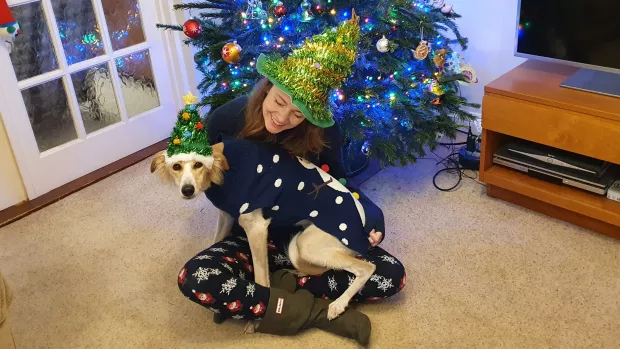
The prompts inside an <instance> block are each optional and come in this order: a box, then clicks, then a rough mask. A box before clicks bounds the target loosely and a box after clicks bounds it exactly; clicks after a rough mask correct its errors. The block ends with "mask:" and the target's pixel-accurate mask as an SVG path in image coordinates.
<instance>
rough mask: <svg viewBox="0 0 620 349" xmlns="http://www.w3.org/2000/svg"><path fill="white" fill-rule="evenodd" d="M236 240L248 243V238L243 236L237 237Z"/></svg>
mask: <svg viewBox="0 0 620 349" xmlns="http://www.w3.org/2000/svg"><path fill="white" fill-rule="evenodd" d="M237 238H238V239H239V240H241V241H245V242H248V238H246V237H245V236H237Z"/></svg>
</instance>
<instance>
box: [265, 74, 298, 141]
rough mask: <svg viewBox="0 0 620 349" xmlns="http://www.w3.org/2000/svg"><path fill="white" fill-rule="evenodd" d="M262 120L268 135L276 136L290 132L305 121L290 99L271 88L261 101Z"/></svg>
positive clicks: (274, 87) (280, 91) (277, 89)
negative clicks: (286, 131) (283, 132)
mask: <svg viewBox="0 0 620 349" xmlns="http://www.w3.org/2000/svg"><path fill="white" fill-rule="evenodd" d="M263 118H264V119H265V128H266V129H267V131H269V133H272V134H276V133H280V132H282V131H285V130H290V129H292V128H294V127H296V126H297V125H299V124H301V123H302V122H304V121H305V120H306V118H305V117H304V115H303V114H302V113H301V111H300V110H299V108H297V107H296V106H294V105H293V101H292V100H291V97H290V96H288V95H287V94H286V93H284V92H282V90H280V89H279V88H277V87H276V86H273V87H272V88H271V90H269V93H268V94H267V97H265V100H264V101H263Z"/></svg>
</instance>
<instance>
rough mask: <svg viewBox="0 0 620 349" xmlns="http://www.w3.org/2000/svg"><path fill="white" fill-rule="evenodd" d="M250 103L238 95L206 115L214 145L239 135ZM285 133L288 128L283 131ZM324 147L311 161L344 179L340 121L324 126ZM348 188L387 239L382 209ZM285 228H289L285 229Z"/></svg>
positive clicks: (273, 229)
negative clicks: (221, 138) (327, 126)
mask: <svg viewBox="0 0 620 349" xmlns="http://www.w3.org/2000/svg"><path fill="white" fill-rule="evenodd" d="M247 104H248V97H247V96H242V97H238V98H236V99H234V100H232V101H230V102H228V103H226V104H224V105H223V106H221V107H219V108H217V109H215V110H214V111H212V112H211V114H210V115H209V117H208V118H207V132H208V134H209V140H210V141H211V144H214V143H217V142H218V139H219V138H220V136H226V137H232V138H234V137H237V135H238V134H239V133H240V132H241V130H242V129H243V127H244V126H245V112H246V107H247ZM284 132H286V131H284ZM324 137H325V143H326V144H327V146H328V147H327V148H325V149H324V150H323V151H322V152H321V153H320V154H318V155H317V154H312V155H311V156H309V157H308V160H309V161H311V162H312V163H313V164H315V165H317V166H322V165H328V166H329V174H330V175H332V176H333V177H335V178H336V179H340V178H345V177H346V171H345V169H344V165H343V160H342V134H341V132H340V128H339V126H338V123H336V124H335V125H334V126H332V127H329V128H326V129H325V135H324ZM347 188H348V189H349V190H351V191H352V192H357V193H358V194H359V195H360V199H359V201H360V202H361V204H362V206H363V207H364V211H365V213H366V219H367V221H368V222H375V226H374V227H373V226H369V225H368V224H367V226H366V227H367V228H369V229H370V230H372V229H376V231H380V232H382V233H383V237H384V238H385V234H386V233H385V223H384V218H383V212H382V211H381V209H380V208H379V207H378V206H377V205H375V204H374V203H373V202H372V201H371V200H370V199H369V198H368V197H367V196H365V195H364V194H363V193H362V192H361V191H360V190H359V188H357V187H356V186H354V185H351V184H350V183H349V184H347ZM272 231H276V228H275V226H274V225H271V226H270V227H269V233H270V236H271V235H272ZM282 231H289V232H291V230H290V229H289V230H287V229H284V230H282Z"/></svg>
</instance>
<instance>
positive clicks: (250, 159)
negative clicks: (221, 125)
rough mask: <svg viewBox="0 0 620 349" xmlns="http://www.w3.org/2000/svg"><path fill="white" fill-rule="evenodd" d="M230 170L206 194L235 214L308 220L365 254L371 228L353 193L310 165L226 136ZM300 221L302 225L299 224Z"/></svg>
mask: <svg viewBox="0 0 620 349" xmlns="http://www.w3.org/2000/svg"><path fill="white" fill-rule="evenodd" d="M223 143H224V156H225V157H226V160H227V161H228V164H229V166H230V170H228V171H226V173H225V175H224V183H223V184H222V185H221V186H217V185H214V186H212V187H211V188H210V189H209V190H207V193H206V194H207V198H208V199H209V200H210V201H211V202H212V203H213V205H215V206H216V207H217V208H218V209H220V210H222V211H224V212H227V213H228V214H230V215H231V216H232V217H234V218H238V217H239V216H240V215H241V214H245V213H251V212H252V211H254V210H257V209H262V210H263V216H264V217H265V218H271V223H270V224H271V225H274V226H293V225H296V224H302V223H308V222H310V223H312V224H314V225H316V226H317V227H318V228H319V229H321V230H323V231H325V232H326V233H328V234H331V235H333V236H334V237H336V238H337V239H338V240H340V241H341V242H342V243H343V244H344V245H345V246H347V247H348V248H350V249H352V250H354V251H356V252H358V253H360V254H366V253H367V252H368V249H369V248H370V244H369V242H368V236H369V233H370V230H371V229H372V228H373V226H372V225H371V224H367V223H370V222H366V215H365V212H364V208H363V206H362V204H361V203H360V202H359V200H358V199H357V198H356V197H355V196H354V193H352V192H351V191H349V189H347V188H346V187H345V186H344V185H342V183H340V182H339V181H338V180H336V179H335V178H333V177H332V176H331V175H329V174H328V173H326V172H325V171H324V170H323V169H321V168H319V167H317V166H316V165H314V164H313V163H311V162H309V161H306V160H304V159H302V158H299V157H294V156H292V155H290V154H288V153H287V152H285V151H282V150H276V149H269V148H268V147H267V146H266V145H264V144H262V143H258V142H253V141H247V140H240V139H234V140H225V141H224V142H223ZM300 222H301V223H300Z"/></svg>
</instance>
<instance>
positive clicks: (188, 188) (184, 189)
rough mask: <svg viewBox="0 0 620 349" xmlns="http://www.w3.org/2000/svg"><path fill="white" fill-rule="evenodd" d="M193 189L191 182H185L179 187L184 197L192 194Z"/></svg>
mask: <svg viewBox="0 0 620 349" xmlns="http://www.w3.org/2000/svg"><path fill="white" fill-rule="evenodd" d="M194 191H195V189H194V186H193V185H191V184H186V185H184V186H183V187H182V188H181V193H183V195H185V196H186V197H190V196H192V195H194Z"/></svg>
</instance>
